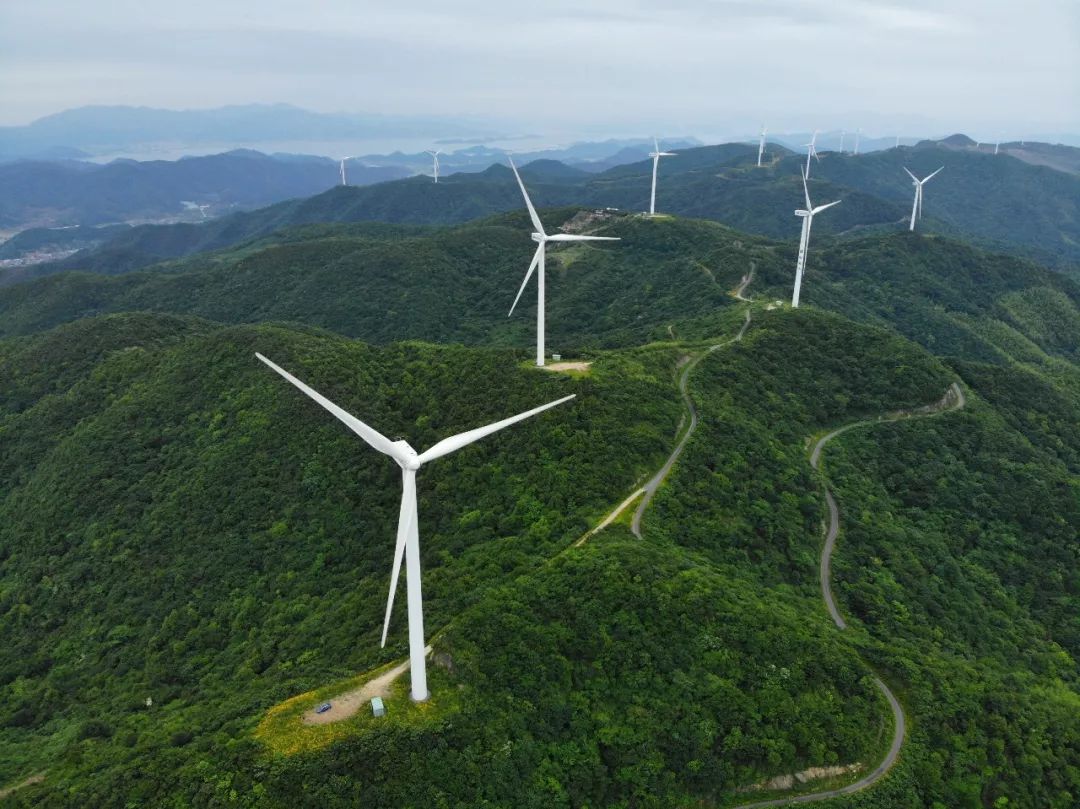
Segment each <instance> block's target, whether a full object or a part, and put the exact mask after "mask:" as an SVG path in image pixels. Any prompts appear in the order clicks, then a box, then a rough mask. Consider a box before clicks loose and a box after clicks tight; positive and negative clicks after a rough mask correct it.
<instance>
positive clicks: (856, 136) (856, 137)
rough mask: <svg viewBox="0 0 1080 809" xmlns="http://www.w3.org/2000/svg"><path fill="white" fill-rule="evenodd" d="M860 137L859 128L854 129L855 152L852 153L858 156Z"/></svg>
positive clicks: (860, 130)
mask: <svg viewBox="0 0 1080 809" xmlns="http://www.w3.org/2000/svg"><path fill="white" fill-rule="evenodd" d="M861 136H862V129H861V128H860V129H856V130H855V151H854V152H853V154H858V153H859V138H860V137H861Z"/></svg>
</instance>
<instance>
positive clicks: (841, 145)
mask: <svg viewBox="0 0 1080 809" xmlns="http://www.w3.org/2000/svg"><path fill="white" fill-rule="evenodd" d="M846 134H847V131H846V130H843V129H841V130H840V154H843V153H844V135H846Z"/></svg>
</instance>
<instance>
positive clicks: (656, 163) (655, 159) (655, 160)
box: [649, 138, 760, 216]
mask: <svg viewBox="0 0 1080 809" xmlns="http://www.w3.org/2000/svg"><path fill="white" fill-rule="evenodd" d="M653 146H654V147H655V148H654V150H653V151H651V152H649V157H651V158H652V194H651V195H650V196H649V216H655V215H656V170H657V168H659V167H660V158H661V157H674V156H675V152H661V151H660V143H659V141H657V140H656V138H653ZM759 159H760V158H759Z"/></svg>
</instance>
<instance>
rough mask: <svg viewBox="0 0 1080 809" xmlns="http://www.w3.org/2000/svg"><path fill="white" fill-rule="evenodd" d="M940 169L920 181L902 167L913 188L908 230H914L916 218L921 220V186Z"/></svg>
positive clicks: (905, 167)
mask: <svg viewBox="0 0 1080 809" xmlns="http://www.w3.org/2000/svg"><path fill="white" fill-rule="evenodd" d="M943 168H945V167H944V166H942V167H941V169H943ZM941 169H938V170H937V171H935V172H934V173H933V174H930V175H927V176H926V177H923V179H921V180H920V179H919V178H918V177H916V176H915V175H914V174H912V173H911V172H910V171H908V169H907V166H904V171H907V175H908V177H910V178H911V182H912V183H913V184H914V186H915V201H914V202H913V203H912V204H911V224H910V225H909V226H908V230H915V219H916V217H918V218H919V219H922V196H923V191H922V188H923V185H925V184H926V183H928V182H929V181H930V178H931V177H933V176H934V174H937V173H938V171H941Z"/></svg>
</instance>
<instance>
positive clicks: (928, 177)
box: [923, 166, 945, 183]
mask: <svg viewBox="0 0 1080 809" xmlns="http://www.w3.org/2000/svg"><path fill="white" fill-rule="evenodd" d="M943 168H945V167H944V166H942V167H941V169H943ZM941 169H938V170H937V171H935V172H934V174H937V173H938V171H941ZM934 174H930V175H928V176H927V178H926V179H925V180H923V182H924V183H925V182H926V181H927V180H929V179H930V178H931V177H933V176H934Z"/></svg>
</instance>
